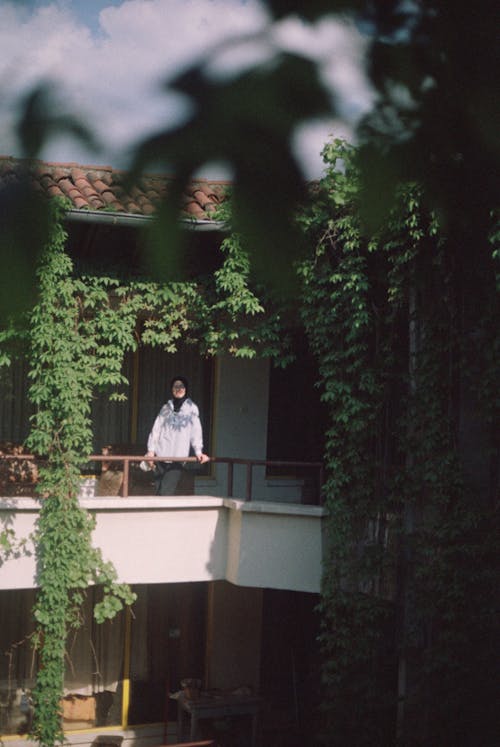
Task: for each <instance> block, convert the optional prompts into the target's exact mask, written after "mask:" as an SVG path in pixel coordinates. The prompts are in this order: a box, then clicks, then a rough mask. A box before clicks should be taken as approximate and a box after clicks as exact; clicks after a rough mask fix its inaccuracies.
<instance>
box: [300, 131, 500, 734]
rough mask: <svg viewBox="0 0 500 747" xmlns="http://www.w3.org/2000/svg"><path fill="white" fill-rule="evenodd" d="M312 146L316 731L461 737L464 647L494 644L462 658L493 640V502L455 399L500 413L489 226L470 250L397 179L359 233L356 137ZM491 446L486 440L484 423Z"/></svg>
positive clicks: (306, 280) (468, 672)
mask: <svg viewBox="0 0 500 747" xmlns="http://www.w3.org/2000/svg"><path fill="white" fill-rule="evenodd" d="M324 156H325V162H326V164H327V173H326V176H325V178H324V179H323V180H322V182H321V184H320V186H319V189H318V191H317V193H316V194H315V195H314V197H313V200H312V204H311V206H310V207H309V209H308V210H306V211H305V213H304V214H303V216H302V217H301V221H302V224H303V227H304V230H305V232H306V235H307V236H308V238H309V240H310V242H311V246H312V247H313V248H314V249H313V251H312V255H311V257H310V258H308V259H307V260H306V261H305V262H303V263H302V264H301V265H300V267H299V273H300V276H301V279H302V282H303V288H304V293H303V299H302V318H303V321H304V325H305V328H306V333H307V336H308V339H309V342H310V345H311V349H312V350H313V352H314V354H315V355H316V358H317V361H318V368H319V378H320V383H321V386H322V392H323V395H322V399H323V402H324V403H325V406H326V407H328V412H329V428H328V432H327V443H326V462H327V470H328V479H327V483H326V485H325V500H326V505H327V508H328V511H329V531H328V535H329V541H330V554H329V557H328V559H327V563H326V566H325V573H324V587H323V594H322V602H321V613H322V634H321V640H322V646H323V653H324V662H325V663H324V668H323V680H324V686H325V687H324V699H323V706H324V725H323V726H324V742H325V743H326V744H328V745H335V744H338V745H345V744H353V745H354V744H355V745H372V746H373V745H384V746H387V745H390V744H396V743H397V744H401V745H407V744H410V742H411V743H412V744H417V745H424V744H425V745H426V746H428V745H434V744H435V745H438V744H460V743H461V742H460V739H464V737H463V734H464V733H465V732H466V731H467V725H466V724H465V723H464V721H463V720H462V719H461V717H460V714H462V713H465V712H466V710H467V708H469V709H470V704H471V700H473V701H474V707H476V708H477V713H478V714H479V713H481V708H483V710H484V702H485V700H486V699H487V695H488V694H489V695H491V692H489V693H488V690H489V688H491V686H492V682H493V676H491V678H489V677H488V676H487V677H486V678H485V679H484V681H483V683H482V685H481V690H482V693H483V698H484V699H483V701H482V702H483V705H481V704H480V702H479V701H480V700H481V699H480V698H478V697H477V696H476V694H475V691H474V689H471V688H470V686H469V683H470V682H471V681H474V682H475V683H476V686H477V678H478V673H479V668H478V667H477V664H476V663H475V662H474V657H473V656H471V655H469V654H467V655H464V651H465V650H467V637H468V636H469V637H471V636H472V637H473V638H474V640H475V641H476V642H477V641H478V640H479V635H480V634H479V631H482V635H483V638H482V640H483V641H485V640H488V641H490V643H488V644H485V645H484V646H480V645H478V647H477V648H476V650H475V654H474V655H475V656H476V657H479V658H481V659H482V661H483V663H485V658H487V654H486V651H488V650H490V651H491V649H488V646H489V645H491V634H492V630H493V624H494V623H493V618H492V615H491V605H490V597H491V596H493V581H492V568H493V561H492V558H493V549H494V547H495V540H494V537H495V534H494V532H493V529H492V527H493V525H494V513H493V509H492V507H491V504H490V503H489V502H488V499H487V498H485V495H487V493H488V491H486V493H485V491H484V489H483V491H482V498H480V497H479V496H480V494H481V493H479V492H478V486H477V485H476V486H475V488H474V485H473V484H472V483H471V480H470V479H468V477H470V475H469V476H468V475H467V468H466V464H465V463H464V454H463V451H461V449H460V446H459V433H460V427H461V423H460V418H461V417H463V412H464V397H470V398H471V399H472V400H473V401H474V402H476V403H477V404H478V406H479V402H480V400H482V401H483V402H484V400H485V398H484V393H488V397H487V399H488V402H489V407H490V412H489V413H487V412H486V411H483V422H491V421H492V420H495V414H496V416H497V415H498V410H496V413H495V414H493V411H494V410H495V409H496V408H497V406H498V399H497V397H496V395H495V396H491V393H492V390H491V388H490V387H491V386H494V381H495V377H496V373H495V372H494V370H496V369H495V366H494V365H492V361H491V350H497V349H498V330H497V329H493V327H492V326H491V318H492V310H493V309H497V308H498V306H497V303H498V299H497V298H495V273H494V269H493V261H494V256H495V255H493V258H492V254H491V249H489V248H488V242H487V236H486V235H485V236H475V237H473V239H474V243H473V244H472V245H470V244H469V245H468V244H467V239H466V234H464V235H460V234H461V231H462V227H460V229H458V228H454V229H453V228H450V227H448V228H447V230H444V229H443V227H441V226H440V225H439V222H438V220H437V218H436V216H435V215H433V213H432V212H431V211H429V210H428V209H427V208H426V205H425V202H424V199H423V193H422V190H421V189H420V187H419V185H418V184H402V185H400V187H399V188H398V190H397V192H396V194H395V195H394V202H393V207H392V210H391V212H390V213H389V214H388V215H387V216H386V217H385V219H384V220H383V221H382V223H381V225H380V227H379V229H378V230H376V231H373V230H372V231H371V232H368V231H367V230H366V228H365V226H364V224H363V220H362V216H363V212H364V211H363V209H362V208H363V205H362V195H363V192H362V184H361V179H360V174H359V171H358V168H357V154H356V151H355V149H353V148H351V147H349V146H347V145H346V144H344V143H342V142H340V141H335V142H333V143H331V144H329V145H328V146H327V147H326V148H325V151H324ZM472 247H473V248H472ZM473 251H474V252H475V253H476V259H477V256H479V257H480V258H481V259H480V276H479V277H478V276H477V271H476V268H475V267H474V262H472V261H471V259H470V257H471V255H472V252H473ZM466 284H467V285H468V290H469V291H470V292H472V293H473V292H474V291H476V292H477V294H478V296H477V297H475V298H474V302H473V304H468V302H467V298H468V297H467V294H466V293H465V287H466ZM479 294H480V299H479ZM488 320H490V321H488ZM479 330H481V335H483V341H484V347H483V348H482V350H481V352H479V351H478V350H477V348H476V349H475V358H474V363H473V364H472V366H471V360H470V357H469V356H470V353H471V349H470V346H471V342H472V340H473V339H474V336H475V335H477V334H478V332H479ZM486 340H487V342H486ZM478 375H479V377H480V378H479V379H478ZM471 380H474V381H475V390H474V393H473V391H472V389H474V387H473V385H472V383H471ZM478 382H479V383H480V385H479V386H477V385H478ZM468 387H471V389H468ZM478 392H481V393H482V396H478ZM486 440H487V441H488V436H486ZM488 443H489V448H490V449H493V451H494V450H495V441H494V440H493V438H492V437H491V434H490V436H489V441H488ZM496 447H497V445H496ZM496 458H498V451H496ZM474 490H476V493H475V492H474ZM479 528H480V529H479ZM478 532H482V533H483V537H484V544H482V545H481V544H480V543H479V542H478V534H477V533H478ZM473 568H474V569H475V570H472V569H473ZM478 568H481V570H480V571H479V570H478ZM473 578H476V582H474V581H473ZM479 579H480V580H479ZM471 631H474V633H472V632H471ZM484 671H487V672H488V673H489V674H491V667H490V668H488V667H486V669H485V670H484ZM487 723H488V720H487V719H486V718H485V719H484V720H483V727H484V729H485V730H486V729H487V728H488V727H487V726H486V724H487ZM461 730H462V731H461ZM460 735H462V736H460ZM471 736H472V735H469V737H471ZM411 740H413V741H411Z"/></svg>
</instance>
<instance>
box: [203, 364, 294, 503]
mask: <svg viewBox="0 0 500 747" xmlns="http://www.w3.org/2000/svg"><path fill="white" fill-rule="evenodd" d="M269 366H270V363H269V360H267V359H257V360H246V359H245V360H244V359H240V358H232V357H230V356H223V357H221V358H218V359H217V368H216V376H215V391H214V425H213V433H212V438H211V444H212V454H211V456H216V457H232V458H237V459H257V460H262V459H266V456H267V419H268V410H269ZM246 479H247V472H246V467H245V466H242V465H235V466H234V476H233V480H234V483H233V496H237V497H240V498H244V497H245V494H246ZM252 484H253V497H254V498H257V497H258V499H259V500H272V501H280V502H285V501H287V502H298V501H300V495H301V486H300V481H297V480H295V481H293V480H280V479H276V478H274V479H271V480H266V478H265V468H264V467H254V468H253V470H252ZM226 487H227V466H226V465H225V464H216V465H214V467H213V470H212V477H211V478H208V479H207V478H199V479H197V480H196V484H195V492H196V493H197V494H200V495H203V494H204V495H227V492H226Z"/></svg>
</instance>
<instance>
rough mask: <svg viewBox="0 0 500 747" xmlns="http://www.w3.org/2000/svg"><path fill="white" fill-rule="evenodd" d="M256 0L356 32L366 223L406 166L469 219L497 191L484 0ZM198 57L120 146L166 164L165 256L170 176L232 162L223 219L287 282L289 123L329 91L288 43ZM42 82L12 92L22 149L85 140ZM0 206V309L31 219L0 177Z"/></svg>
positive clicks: (171, 220) (332, 112) (174, 248)
mask: <svg viewBox="0 0 500 747" xmlns="http://www.w3.org/2000/svg"><path fill="white" fill-rule="evenodd" d="M266 5H267V7H268V10H269V12H270V14H271V17H272V18H273V19H274V21H275V22H278V21H282V20H283V19H285V18H287V17H292V16H294V15H295V16H299V17H300V18H301V19H302V20H303V21H304V22H307V23H311V24H314V23H317V22H319V21H321V19H322V18H324V17H325V16H327V15H330V14H337V15H338V16H339V17H340V18H345V17H346V16H347V17H349V18H351V19H354V20H355V22H356V23H357V25H358V27H359V28H360V29H361V30H362V31H363V33H365V34H366V35H367V38H368V40H369V47H368V51H367V60H368V73H369V76H370V78H371V81H372V83H373V85H374V87H375V89H376V91H377V94H378V99H377V103H376V105H375V107H374V109H373V111H372V112H371V113H370V114H369V115H368V116H367V117H366V118H365V119H364V121H363V122H361V123H360V126H359V128H358V138H359V142H360V145H361V146H362V147H361V167H362V176H361V178H362V182H363V185H364V199H363V211H364V219H365V221H367V222H368V224H369V225H371V226H373V227H376V226H377V225H378V224H380V222H381V220H382V219H383V216H384V215H385V214H386V211H387V209H388V206H389V204H390V203H391V198H392V194H393V192H394V188H395V185H396V184H397V183H398V182H400V181H407V180H412V179H416V180H418V181H419V182H420V183H421V184H423V187H424V199H425V200H426V201H427V202H428V204H429V206H430V207H432V208H434V209H436V210H437V212H438V215H439V216H440V219H441V221H442V222H443V223H444V224H451V223H453V222H454V221H457V220H458V221H460V222H462V221H464V220H466V221H467V224H468V226H469V228H470V227H472V228H473V227H474V225H480V224H482V223H483V222H484V221H485V219H486V216H485V208H486V206H489V205H491V204H494V201H495V200H496V199H497V194H498V184H497V182H498V162H499V143H498V137H497V133H498V131H499V121H498V120H499V117H498V97H496V96H495V95H494V90H493V88H492V85H491V80H492V75H494V74H495V71H496V70H498V68H499V64H498V62H499V60H498V54H499V53H498V48H499V47H498V43H497V38H496V24H495V22H494V19H495V18H497V16H498V5H497V4H496V3H493V2H492V1H491V0H479V2H476V3H475V5H474V9H473V12H468V13H463V12H457V8H456V6H455V5H453V4H450V3H449V2H447V0H423V1H422V2H419V3H417V2H415V3H413V2H407V3H403V2H400V1H399V0H398V1H396V0H375V1H371V2H368V1H366V2H363V1H362V0H351V2H348V1H347V0H329V1H327V0H314V2H305V1H304V0H303V1H302V2H301V1H300V0H294V1H293V2H283V0H267V2H266ZM270 31H271V28H270ZM237 42H238V40H237V39H236V40H234V44H235V45H236V44H237ZM216 55H217V49H215V50H213V54H212V57H214V58H215V57H216ZM210 60H211V58H210V56H209V59H203V60H201V61H199V62H197V63H196V64H195V65H193V66H192V67H191V68H190V69H188V70H186V71H184V72H183V73H182V74H181V75H179V76H178V77H177V78H175V79H174V80H169V81H167V82H166V84H165V86H166V88H168V89H169V90H174V91H176V92H178V93H181V94H183V95H184V96H185V97H187V98H188V99H190V100H191V102H192V103H193V107H192V114H191V116H190V117H189V118H188V119H187V121H186V122H184V123H183V124H182V125H180V126H177V127H175V128H173V129H172V128H169V127H165V128H164V129H163V130H162V131H160V132H158V133H157V134H156V135H155V136H153V137H150V138H148V139H146V140H145V141H144V142H142V143H140V144H139V145H138V146H137V147H136V148H135V149H134V151H133V152H132V153H131V154H130V155H131V163H132V165H133V168H132V172H133V173H139V172H140V171H141V170H143V169H145V168H150V167H155V168H158V167H160V166H163V167H165V169H166V170H168V171H169V172H170V173H172V175H173V176H174V177H175V182H174V184H173V187H172V190H171V195H170V198H169V200H168V202H167V203H165V204H164V205H163V208H162V210H161V212H160V214H159V216H158V221H159V226H161V233H162V236H163V237H164V236H165V235H166V234H167V235H168V236H169V246H168V249H167V250H168V251H170V252H171V253H172V254H173V255H175V254H177V256H178V255H179V253H180V242H181V236H180V231H179V229H178V223H177V207H178V202H179V197H180V194H181V193H182V190H183V187H184V186H185V185H186V183H187V182H188V181H189V179H190V178H191V177H192V175H193V174H194V173H195V172H196V171H197V170H198V169H199V168H200V167H202V166H203V165H204V164H206V163H208V162H210V161H214V160H219V161H220V160H222V161H225V162H227V163H228V164H229V166H230V167H231V168H232V169H233V173H234V195H233V200H234V209H233V213H234V214H233V222H234V228H235V230H237V231H241V232H242V233H244V234H245V235H246V236H247V237H248V239H249V241H250V245H251V250H252V252H253V255H254V261H255V264H256V266H257V267H258V268H259V267H260V270H261V272H262V274H263V275H264V276H265V278H266V280H267V281H270V282H273V283H274V284H275V286H276V287H277V288H280V290H282V291H285V292H287V290H288V291H290V290H291V289H292V286H291V285H290V283H291V278H292V273H291V272H290V267H291V264H292V261H293V259H295V258H297V257H298V256H300V253H301V247H302V241H301V235H300V234H299V233H298V231H297V230H296V228H295V220H294V217H295V215H296V210H297V206H298V203H299V202H300V201H301V200H302V199H303V197H304V183H303V180H302V177H301V172H300V169H299V166H298V163H297V161H296V158H295V156H294V154H293V152H292V148H291V142H290V136H291V135H292V133H293V132H294V130H295V128H296V127H297V126H298V125H300V124H301V123H303V122H305V121H310V120H313V119H314V118H315V117H318V116H326V115H328V116H337V115H338V107H337V104H336V102H335V99H334V98H333V99H332V97H331V96H330V95H329V93H328V92H327V91H326V89H325V86H324V84H323V83H322V81H321V78H320V76H319V70H318V68H317V66H316V63H315V62H314V61H311V60H307V59H305V58H303V57H300V56H298V55H295V54H280V55H277V56H276V58H275V59H274V60H272V61H271V62H269V61H267V62H266V63H263V64H261V65H260V66H256V67H254V68H253V69H251V70H247V71H245V72H243V73H238V74H236V75H234V76H233V77H232V78H223V79H220V78H216V77H210V75H209V74H208V73H207V70H208V69H209V65H208V64H207V63H209V62H210ZM56 93H57V92H55V91H53V90H51V89H50V88H49V87H48V85H47V84H43V85H41V86H40V87H39V88H38V89H36V90H34V91H33V92H32V93H31V94H30V95H29V96H28V97H26V99H25V101H24V106H23V109H22V113H21V115H20V119H19V127H18V135H19V139H20V144H21V146H22V150H23V153H24V155H25V156H26V157H27V158H34V157H36V156H37V155H38V153H39V152H40V149H41V147H42V145H43V143H44V142H46V141H47V140H48V139H50V138H52V137H53V136H54V135H57V134H59V133H61V132H62V133H66V134H69V135H72V136H73V137H76V138H79V139H80V140H84V141H85V142H86V143H87V144H92V134H91V132H90V130H89V128H87V127H85V126H84V125H83V124H82V123H81V122H80V120H79V118H78V116H77V114H75V113H67V114H64V113H62V114H61V112H60V109H59V108H58V107H55V106H54V96H55V94H56ZM0 215H1V216H2V219H3V220H4V221H6V222H7V224H8V226H9V228H8V230H7V231H6V232H5V233H4V234H3V236H2V247H1V250H2V259H3V263H4V268H6V270H7V271H4V272H3V273H2V276H3V278H4V279H3V281H2V288H1V291H2V292H1V300H0V314H1V315H2V316H4V315H5V314H6V313H9V312H11V311H13V310H14V311H15V310H19V309H21V308H23V307H24V306H26V305H29V304H30V302H31V291H30V288H31V287H32V283H33V273H34V261H33V260H34V257H35V256H36V254H37V251H38V247H40V246H41V245H42V244H43V240H44V230H45V229H44V218H43V215H42V214H41V213H40V206H39V204H38V202H37V201H33V200H31V199H29V198H28V197H27V196H26V194H25V193H24V192H23V191H20V192H19V191H18V192H16V193H13V192H11V191H10V190H9V189H8V185H7V186H4V189H3V190H2V192H1V193H0ZM156 243H157V244H158V243H159V242H156ZM159 250H160V249H159V247H158V251H159ZM161 251H163V252H164V251H165V245H164V242H162V246H161ZM270 256H272V258H273V259H272V262H271V261H269V258H270ZM173 264H175V262H173ZM9 278H10V279H9ZM12 281H13V282H12Z"/></svg>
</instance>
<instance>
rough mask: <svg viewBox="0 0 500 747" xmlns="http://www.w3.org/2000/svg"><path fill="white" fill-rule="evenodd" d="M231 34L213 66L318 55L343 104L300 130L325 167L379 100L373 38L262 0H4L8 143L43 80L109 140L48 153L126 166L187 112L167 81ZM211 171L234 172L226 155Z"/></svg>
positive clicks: (0, 80)
mask: <svg viewBox="0 0 500 747" xmlns="http://www.w3.org/2000/svg"><path fill="white" fill-rule="evenodd" d="M252 31H259V32H262V31H264V32H265V38H264V39H263V40H262V39H261V41H260V42H259V43H255V42H252V43H250V42H248V41H246V42H244V43H243V42H238V43H235V42H234V39H237V38H238V37H241V35H245V34H247V33H249V32H252ZM227 39H232V40H233V44H232V46H231V48H230V49H229V51H226V52H225V53H224V54H218V55H215V56H214V55H213V54H212V55H211V57H210V59H211V68H210V69H211V70H212V71H213V74H220V73H221V72H223V73H224V74H226V75H228V74H229V75H230V74H232V72H234V71H237V70H239V69H241V68H243V67H245V66H248V65H251V64H253V63H255V62H256V61H259V60H262V59H266V58H269V57H271V56H272V55H273V54H274V53H275V52H276V51H277V50H280V49H288V50H295V51H299V52H301V53H303V54H306V55H309V56H311V57H313V58H314V59H316V60H318V61H319V62H320V64H321V69H322V73H323V77H324V80H325V82H326V83H327V84H328V85H329V87H330V88H331V90H332V92H335V94H336V97H337V101H339V102H340V112H339V113H340V115H341V116H340V117H337V118H336V119H333V117H332V118H330V119H327V120H323V121H321V122H311V123H308V124H307V126H304V127H303V128H301V130H300V131H297V133H296V134H295V138H294V146H295V148H296V151H297V153H298V155H299V157H300V159H301V163H302V165H303V169H304V173H305V175H306V176H307V177H317V176H319V175H320V172H321V169H322V162H321V158H320V151H321V148H322V146H323V145H324V143H325V142H326V140H327V139H328V137H329V136H331V135H335V136H346V137H348V138H351V133H352V127H353V125H354V124H355V122H356V120H357V118H358V117H359V116H360V115H361V114H362V113H363V112H364V111H365V110H366V109H367V107H368V106H369V105H370V102H371V100H372V92H371V89H370V87H369V84H368V82H367V80H366V77H365V75H364V71H363V53H364V40H363V39H362V38H361V37H360V35H359V33H358V32H357V31H356V30H355V28H354V27H353V26H352V25H351V24H347V23H345V22H344V23H341V22H340V21H339V20H338V19H336V18H333V17H330V18H327V19H324V20H322V21H321V23H319V24H316V25H315V26H311V25H308V24H305V23H302V22H301V21H299V20H298V19H296V18H295V19H287V20H285V21H284V22H282V23H280V24H276V25H274V26H273V25H271V24H270V20H269V17H268V14H267V10H266V8H265V7H264V6H263V5H262V4H261V3H260V2H259V0H15V1H14V2H13V1H12V0H0V50H2V52H1V53H0V154H2V155H14V156H17V155H19V148H18V144H17V141H16V137H15V129H14V124H15V117H16V112H17V102H18V100H19V96H20V94H22V93H23V92H25V91H27V90H29V89H30V88H31V87H33V86H34V85H36V84H37V83H38V82H40V81H42V80H44V81H51V82H52V83H53V84H54V86H55V89H56V90H57V91H58V92H59V102H60V103H59V106H60V107H61V110H70V111H72V112H75V113H77V114H78V115H79V116H80V117H82V118H83V119H84V120H87V122H88V123H89V124H90V126H91V127H92V129H93V130H94V132H95V133H96V134H97V136H98V139H99V142H100V148H99V149H98V150H94V151H89V150H88V149H86V148H84V147H83V146H82V145H81V144H79V143H77V142H75V141H73V140H69V139H68V138H65V139H61V138H57V139H56V138H54V139H53V140H51V141H50V142H49V143H47V145H46V147H45V150H44V152H43V153H42V154H41V157H42V158H45V159H46V160H51V161H78V162H80V163H87V164H90V163H92V164H96V163H101V164H102V163H106V164H111V165H113V166H118V167H126V164H127V155H128V154H129V153H130V148H131V146H133V144H134V143H135V142H137V140H139V139H140V138H141V137H144V136H146V135H147V134H150V133H152V132H154V131H156V130H157V129H158V128H159V127H160V126H165V124H172V125H174V124H175V123H178V122H179V121H181V120H182V118H183V117H184V116H185V113H186V102H185V101H182V100H180V99H179V98H178V97H177V96H175V95H174V94H173V93H172V92H170V93H165V90H162V89H161V86H160V84H161V82H163V81H165V80H168V79H169V78H170V77H172V76H174V75H175V74H176V73H177V72H178V71H179V70H181V69H182V68H183V67H185V66H186V65H188V64H190V63H191V62H192V61H193V60H196V59H199V58H200V57H203V58H204V59H208V58H207V54H208V53H209V51H210V50H213V49H214V47H215V46H216V45H217V44H218V43H219V42H220V41H222V40H227ZM207 174H210V175H213V176H217V175H220V176H230V174H228V173H222V171H221V167H220V165H218V164H217V165H214V164H210V165H207Z"/></svg>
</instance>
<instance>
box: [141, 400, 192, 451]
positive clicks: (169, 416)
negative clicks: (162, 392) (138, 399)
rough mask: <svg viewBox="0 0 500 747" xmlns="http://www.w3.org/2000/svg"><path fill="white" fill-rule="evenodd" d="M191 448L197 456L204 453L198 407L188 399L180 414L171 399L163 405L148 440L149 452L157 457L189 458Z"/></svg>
mask: <svg viewBox="0 0 500 747" xmlns="http://www.w3.org/2000/svg"><path fill="white" fill-rule="evenodd" d="M190 448H192V449H193V451H194V453H195V454H196V456H200V454H201V453H202V452H203V433H202V429H201V422H200V412H199V410H198V406H197V405H195V403H194V402H193V401H192V400H191V399H190V398H189V397H187V398H186V399H185V400H184V402H183V403H182V405H181V407H180V409H179V411H178V412H175V411H174V403H173V401H172V400H171V399H169V400H168V402H167V404H166V405H163V407H162V408H161V410H160V412H159V413H158V416H157V418H156V420H155V422H154V423H153V428H152V430H151V433H150V434H149V438H148V451H151V452H154V454H155V456H159V457H161V456H164V457H169V456H170V457H187V456H189V450H190Z"/></svg>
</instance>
